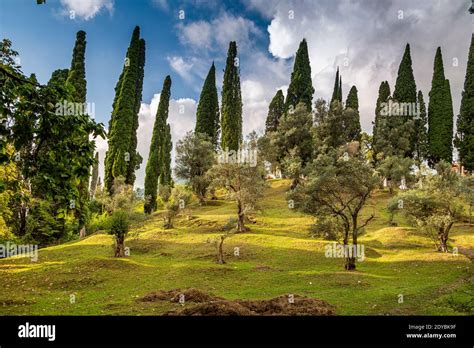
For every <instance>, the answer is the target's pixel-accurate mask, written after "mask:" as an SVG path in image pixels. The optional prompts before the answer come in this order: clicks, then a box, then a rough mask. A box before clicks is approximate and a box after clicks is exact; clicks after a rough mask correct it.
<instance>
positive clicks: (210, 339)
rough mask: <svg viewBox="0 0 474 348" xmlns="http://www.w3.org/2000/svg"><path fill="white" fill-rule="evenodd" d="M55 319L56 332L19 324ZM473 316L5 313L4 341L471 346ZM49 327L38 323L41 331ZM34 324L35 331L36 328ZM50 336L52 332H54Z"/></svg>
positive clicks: (4, 345) (0, 320) (0, 340)
mask: <svg viewBox="0 0 474 348" xmlns="http://www.w3.org/2000/svg"><path fill="white" fill-rule="evenodd" d="M26 323H28V327H29V328H30V329H31V327H32V325H55V328H54V330H55V331H54V332H55V337H54V341H53V340H50V339H51V338H52V337H49V338H48V337H41V338H38V337H36V338H33V337H19V332H20V328H21V327H20V326H21V325H24V326H23V328H24V330H23V333H25V332H26V327H27V326H26V325H27V324H26ZM473 328H474V320H473V317H420V316H414V317H387V316H378V317H367V316H364V317H341V316H334V317H128V316H127V317H123V316H120V317H118V316H114V317H111V316H107V317H105V316H102V317H98V316H94V317H88V316H82V317H71V316H64V317H50V316H41V317H38V316H37V317H33V316H21V317H16V316H15V317H12V316H8V317H0V346H1V348H8V347H11V346H17V345H18V346H22V347H25V346H29V345H32V346H36V347H38V346H54V345H62V346H64V344H73V345H77V344H79V345H82V344H87V346H88V347H89V346H92V345H94V344H97V345H115V346H117V345H122V344H125V345H132V346H138V345H144V344H152V345H154V346H167V345H175V346H176V345H192V346H198V345H206V346H209V345H221V346H222V345H232V344H237V345H243V344H245V345H249V344H250V345H252V344H255V345H259V346H261V345H266V344H270V345H282V344H283V345H287V346H295V345H311V346H313V347H315V346H319V345H321V344H324V345H329V346H334V345H336V346H337V345H344V346H347V345H352V346H357V345H378V346H381V345H397V346H398V345H401V344H403V345H404V346H405V345H416V346H422V345H423V346H434V345H448V346H450V347H457V346H459V347H461V346H463V347H467V346H469V347H472V343H473V342H474V334H473V332H474V331H473ZM41 330H43V331H44V332H45V334H44V336H47V334H46V332H47V331H46V330H44V328H43V329H41V328H38V329H37V331H38V332H41ZM34 332H35V331H34V330H33V334H34ZM50 336H51V335H50Z"/></svg>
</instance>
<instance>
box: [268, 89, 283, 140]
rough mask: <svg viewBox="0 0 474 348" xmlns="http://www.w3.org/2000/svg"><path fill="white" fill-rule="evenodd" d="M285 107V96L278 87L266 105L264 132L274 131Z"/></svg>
mask: <svg viewBox="0 0 474 348" xmlns="http://www.w3.org/2000/svg"><path fill="white" fill-rule="evenodd" d="M284 109H285V97H284V96H283V92H282V91H281V89H279V90H278V91H277V92H276V94H275V96H274V97H273V99H272V101H271V102H270V105H269V106H268V115H267V120H266V121H265V133H268V132H275V131H276V130H277V129H278V125H279V124H280V118H281V116H282V115H283V112H284Z"/></svg>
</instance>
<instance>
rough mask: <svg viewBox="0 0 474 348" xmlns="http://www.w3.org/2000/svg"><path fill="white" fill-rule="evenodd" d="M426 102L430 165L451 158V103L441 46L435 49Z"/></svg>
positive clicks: (450, 159)
mask: <svg viewBox="0 0 474 348" xmlns="http://www.w3.org/2000/svg"><path fill="white" fill-rule="evenodd" d="M429 96H430V101H429V104H428V146H429V162H430V164H431V165H434V164H436V163H438V162H439V161H441V160H445V161H447V162H449V163H451V162H452V159H453V145H452V144H453V104H452V98H451V90H450V87H449V81H448V80H447V79H446V78H445V76H444V67H443V56H442V54H441V48H440V47H438V49H437V50H436V55H435V60H434V69H433V79H432V81H431V91H430V94H429Z"/></svg>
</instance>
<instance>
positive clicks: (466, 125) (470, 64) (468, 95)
mask: <svg viewBox="0 0 474 348" xmlns="http://www.w3.org/2000/svg"><path fill="white" fill-rule="evenodd" d="M473 8H474V5H473ZM456 125H457V135H456V139H455V144H456V147H457V149H458V152H459V161H460V162H461V164H462V165H463V166H464V169H465V170H467V171H469V172H471V173H472V172H473V171H474V34H472V35H471V46H470V48H469V55H468V59H467V68H466V79H465V80H464V91H463V92H462V98H461V108H460V111H459V116H458V119H457V123H456Z"/></svg>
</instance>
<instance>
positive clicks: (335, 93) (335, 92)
mask: <svg viewBox="0 0 474 348" xmlns="http://www.w3.org/2000/svg"><path fill="white" fill-rule="evenodd" d="M335 100H339V67H337V71H336V78H335V79H334V89H333V91H332V97H331V104H330V105H332V102H333V101H335Z"/></svg>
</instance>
